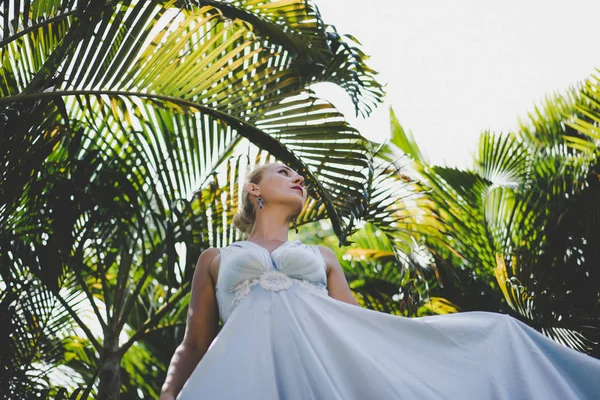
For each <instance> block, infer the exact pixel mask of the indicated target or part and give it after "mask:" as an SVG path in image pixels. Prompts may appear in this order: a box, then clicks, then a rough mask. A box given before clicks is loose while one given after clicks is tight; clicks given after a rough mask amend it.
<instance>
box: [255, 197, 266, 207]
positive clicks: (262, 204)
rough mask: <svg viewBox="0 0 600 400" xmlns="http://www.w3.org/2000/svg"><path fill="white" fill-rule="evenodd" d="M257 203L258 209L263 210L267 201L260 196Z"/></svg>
mask: <svg viewBox="0 0 600 400" xmlns="http://www.w3.org/2000/svg"><path fill="white" fill-rule="evenodd" d="M256 203H258V208H263V206H264V205H265V201H264V200H263V199H262V197H260V196H258V199H256Z"/></svg>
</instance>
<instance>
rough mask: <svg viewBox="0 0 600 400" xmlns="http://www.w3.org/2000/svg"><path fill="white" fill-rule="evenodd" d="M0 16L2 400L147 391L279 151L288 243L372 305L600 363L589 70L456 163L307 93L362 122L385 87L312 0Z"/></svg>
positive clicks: (97, 7)
mask: <svg viewBox="0 0 600 400" xmlns="http://www.w3.org/2000/svg"><path fill="white" fill-rule="evenodd" d="M0 12H1V18H0V29H1V31H2V39H1V40H0V57H1V58H0V59H1V61H0V62H1V63H2V69H1V71H0V74H1V76H0V78H1V79H0V91H1V93H2V97H1V99H0V150H1V151H0V276H1V277H0V288H1V292H0V308H1V311H2V312H1V313H0V315H1V317H2V321H1V323H2V326H3V327H7V329H4V330H3V335H4V337H3V338H2V339H4V342H3V343H5V344H6V345H5V346H2V350H1V352H0V368H1V369H2V371H1V374H0V376H1V377H2V378H1V379H0V393H2V394H4V395H5V397H7V398H38V397H37V396H38V394H39V395H41V396H48V397H57V398H60V397H66V396H67V395H68V396H70V397H71V398H84V397H86V396H90V397H93V398H96V397H100V398H114V399H116V398H122V399H139V398H154V397H157V395H158V392H159V388H160V385H161V384H162V382H163V380H164V374H165V372H166V371H165V370H166V367H167V365H168V361H169V359H170V357H171V356H172V354H173V351H174V349H175V347H176V346H177V345H178V344H179V342H180V340H181V337H182V335H183V329H184V326H185V325H184V324H185V312H186V309H187V302H188V301H189V288H190V278H191V274H192V273H193V268H194V266H195V264H196V260H197V257H198V255H199V254H200V253H201V252H202V251H203V250H204V249H206V248H208V247H210V246H213V247H220V246H226V245H227V244H228V243H230V242H231V241H234V240H237V239H238V233H237V232H235V230H234V229H233V227H232V225H231V223H230V221H231V218H232V216H233V214H234V213H235V212H236V211H237V200H238V193H239V185H240V184H241V182H243V179H244V174H245V172H246V170H247V169H248V168H251V167H252V166H253V165H254V164H256V163H261V162H264V161H267V160H269V161H271V160H275V159H276V160H279V161H281V162H284V163H286V164H288V165H290V166H292V167H294V168H296V169H298V170H300V171H302V173H303V175H304V176H305V178H306V183H307V185H308V186H309V187H310V191H309V194H310V196H309V198H308V200H307V203H306V204H305V205H304V208H303V211H302V213H301V215H300V216H299V217H298V222H299V224H301V227H300V229H301V232H300V234H299V238H300V239H301V240H303V241H304V242H306V243H315V244H316V243H320V244H324V245H327V246H329V247H331V248H333V249H335V250H336V252H337V253H338V258H339V259H340V261H341V263H342V266H343V268H344V270H345V272H346V274H347V277H348V280H349V283H350V286H351V288H352V289H353V291H354V293H355V295H356V297H357V299H358V301H359V302H360V304H361V305H362V306H364V307H369V308H372V309H376V310H379V311H382V312H388V313H394V314H397V315H404V316H408V317H415V316H419V315H427V314H432V313H448V312H459V311H466V310H488V311H496V312H504V313H510V314H511V315H513V316H515V317H518V318H520V319H522V320H523V321H525V322H526V323H528V324H530V325H531V326H533V327H535V328H536V329H539V330H540V331H541V332H542V333H544V334H546V335H548V336H550V337H552V338H553V339H555V340H557V341H560V342H561V343H564V344H565V345H568V346H571V347H573V348H575V349H577V350H580V351H585V352H588V353H589V354H591V355H592V356H595V357H598V355H599V354H600V353H599V351H600V350H599V349H598V328H599V327H600V310H599V306H598V305H599V299H600V293H599V292H600V288H599V284H600V282H599V279H598V270H597V267H596V266H597V261H598V250H597V249H598V232H600V230H599V229H598V227H599V226H598V225H599V222H600V213H599V212H598V211H599V210H598V204H600V203H598V201H597V200H598V190H599V186H598V176H599V175H598V172H599V171H598V139H599V131H598V128H597V126H598V121H599V120H600V111H599V110H600V108H599V104H600V101H599V100H600V99H599V95H598V90H597V88H598V79H597V78H595V77H592V78H591V79H590V80H589V81H588V82H587V83H586V84H585V85H583V86H582V87H581V88H578V89H577V90H575V89H574V90H573V91H572V92H570V93H569V94H568V95H567V96H563V97H560V96H556V97H554V98H552V99H550V100H548V102H547V104H546V105H545V106H544V107H543V108H541V109H536V110H535V112H534V113H532V114H531V115H530V116H529V117H528V119H527V120H526V121H525V122H523V124H522V126H521V128H520V130H519V131H518V132H514V133H511V134H508V135H494V134H493V133H491V132H486V133H484V134H483V135H482V137H481V140H480V152H479V155H478V156H477V157H476V159H475V162H474V165H473V168H472V169H469V170H465V171H463V170H456V169H451V168H446V167H443V166H435V165H430V164H429V163H428V162H427V160H426V158H425V157H424V156H423V155H422V152H421V151H420V150H419V148H418V146H417V144H416V143H415V141H414V139H413V138H412V135H411V134H409V133H407V132H405V131H404V130H403V129H402V127H401V126H400V124H399V123H398V121H397V120H396V119H395V117H394V115H393V112H392V113H391V126H392V136H391V141H390V142H389V143H387V142H386V143H374V142H371V141H369V140H367V139H365V138H364V137H363V136H362V135H360V133H359V132H357V131H356V130H355V129H354V128H352V127H351V126H350V125H349V124H348V123H347V122H345V120H344V117H343V115H341V114H340V113H339V112H338V111H337V110H336V109H335V107H333V105H331V104H330V103H329V102H327V101H326V100H324V99H319V98H317V97H316V96H315V94H314V93H313V92H312V91H311V90H310V88H309V87H310V85H311V84H313V83H316V82H324V81H327V82H333V83H336V84H338V85H340V86H341V87H342V88H344V89H345V90H346V92H347V93H348V95H349V96H350V97H351V99H352V100H353V102H354V105H355V109H356V113H357V114H359V115H363V116H368V115H369V113H370V112H371V110H372V109H374V108H375V107H376V106H377V105H378V104H379V103H381V101H382V98H383V96H384V94H385V93H384V91H383V89H382V87H381V85H380V84H379V83H378V82H377V80H376V72H375V71H373V70H372V69H370V68H369V67H368V65H367V64H366V61H367V59H368V57H367V56H366V55H365V54H364V53H363V52H362V50H361V48H360V45H359V43H358V41H357V40H356V39H355V38H353V37H352V36H351V35H341V34H339V33H338V32H337V31H336V29H335V27H333V26H330V25H327V24H326V23H325V22H324V21H323V20H322V18H321V17H320V15H319V13H318V9H317V7H316V6H315V5H314V4H313V3H312V2H308V3H306V2H304V1H303V0H286V1H275V0H273V1H260V2H259V1H249V0H248V1H233V2H226V1H211V0H208V1H174V0H173V1H133V0H130V1H108V0H82V1H76V0H65V1H11V2H8V1H6V2H3V3H2V7H1V8H0ZM315 233H316V235H315ZM350 239H351V240H350ZM60 386H64V387H65V388H67V389H68V390H66V389H64V388H63V389H59V387H60ZM75 388H77V390H75Z"/></svg>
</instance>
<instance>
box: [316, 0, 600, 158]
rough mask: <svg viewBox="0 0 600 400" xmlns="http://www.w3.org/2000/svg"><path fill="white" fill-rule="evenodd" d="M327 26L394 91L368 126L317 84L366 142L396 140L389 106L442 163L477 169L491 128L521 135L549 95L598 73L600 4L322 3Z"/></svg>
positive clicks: (340, 96) (530, 0)
mask: <svg viewBox="0 0 600 400" xmlns="http://www.w3.org/2000/svg"><path fill="white" fill-rule="evenodd" d="M316 4H317V6H318V7H319V11H320V12H321V15H322V17H323V19H324V21H325V22H326V23H328V24H331V25H334V26H335V27H336V28H337V30H338V32H339V33H342V34H343V33H350V34H352V35H353V36H355V37H356V38H357V39H358V40H359V41H360V42H361V43H362V50H363V51H364V52H365V53H366V54H367V55H369V56H370V59H369V60H368V61H367V62H368V65H370V66H371V67H372V68H374V69H375V70H376V71H378V72H379V75H378V78H379V81H380V82H382V83H384V84H387V87H386V92H387V95H386V99H385V102H384V103H383V104H380V105H379V107H378V108H377V109H376V110H375V111H374V112H373V113H372V114H371V116H370V117H369V118H367V119H362V118H360V117H359V118H356V117H355V116H354V111H353V106H352V103H351V102H350V99H349V97H348V96H347V95H346V94H345V92H344V91H343V90H342V89H340V88H339V87H337V86H335V85H333V84H328V83H325V84H317V85H315V86H314V87H313V89H314V90H315V91H316V92H317V95H319V96H320V97H323V98H325V99H327V100H329V101H330V102H332V103H333V104H334V105H335V106H336V107H337V108H338V109H339V110H340V111H341V112H342V113H343V114H344V115H345V116H346V119H347V120H348V121H349V122H350V123H351V124H352V125H353V126H354V127H356V128H358V129H359V131H360V132H361V133H362V134H363V135H364V136H366V137H367V138H369V139H370V140H375V141H378V142H382V141H384V140H386V139H389V138H390V128H389V108H390V106H391V107H392V108H393V109H394V112H395V114H396V116H397V117H398V119H399V121H400V123H401V124H402V125H403V127H404V128H405V129H407V130H410V131H411V132H412V133H413V135H414V136H415V140H416V141H417V143H418V144H419V146H420V147H421V149H422V150H423V151H424V152H425V153H426V154H427V156H428V157H429V160H430V161H431V162H432V163H435V164H445V165H448V166H455V167H461V168H464V167H469V166H471V165H472V154H473V153H474V152H475V151H476V149H477V142H478V138H479V135H480V134H481V133H482V132H483V131H484V130H487V129H489V130H492V131H494V132H497V133H504V132H508V131H510V130H515V129H516V128H517V126H518V125H517V123H518V118H519V117H522V118H525V117H526V116H527V113H528V112H531V111H533V108H534V106H535V105H540V104H541V102H542V101H543V99H544V97H545V96H547V95H551V94H553V93H557V92H559V93H563V92H564V91H565V90H566V89H567V88H569V87H572V86H575V85H576V84H578V83H581V82H583V81H584V80H585V79H586V78H587V77H589V76H590V75H591V74H593V73H596V72H597V71H596V68H600V51H599V50H598V45H597V43H598V39H599V38H600V30H598V29H597V24H598V17H599V16H600V0H569V1H566V0H560V1H559V0H544V1H541V0H518V1H517V0H505V1H493V2H492V1H489V0H488V1H482V0H479V1H476V0H445V1H443V0H412V1H407V0H370V1H369V2H366V1H359V0H316Z"/></svg>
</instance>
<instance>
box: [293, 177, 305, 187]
mask: <svg viewBox="0 0 600 400" xmlns="http://www.w3.org/2000/svg"><path fill="white" fill-rule="evenodd" d="M294 182H296V183H298V184H300V185H301V186H304V177H303V176H302V175H298V176H297V177H296V179H295V180H294Z"/></svg>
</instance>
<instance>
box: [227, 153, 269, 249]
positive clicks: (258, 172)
mask: <svg viewBox="0 0 600 400" xmlns="http://www.w3.org/2000/svg"><path fill="white" fill-rule="evenodd" d="M267 165H269V164H263V165H259V166H257V167H256V168H254V169H253V170H252V171H250V172H249V173H248V175H247V176H246V183H245V184H244V186H243V190H242V201H241V203H240V206H239V207H238V213H237V214H235V215H234V216H233V225H234V226H235V227H236V228H238V229H239V230H240V231H241V232H242V238H243V239H244V240H246V239H247V238H248V236H249V235H250V233H251V232H252V228H253V227H254V222H255V221H256V208H255V206H254V204H253V201H252V200H251V198H250V193H248V191H247V190H246V184H247V183H254V184H259V183H260V181H261V180H262V178H263V174H264V171H265V168H266V166H267Z"/></svg>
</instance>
